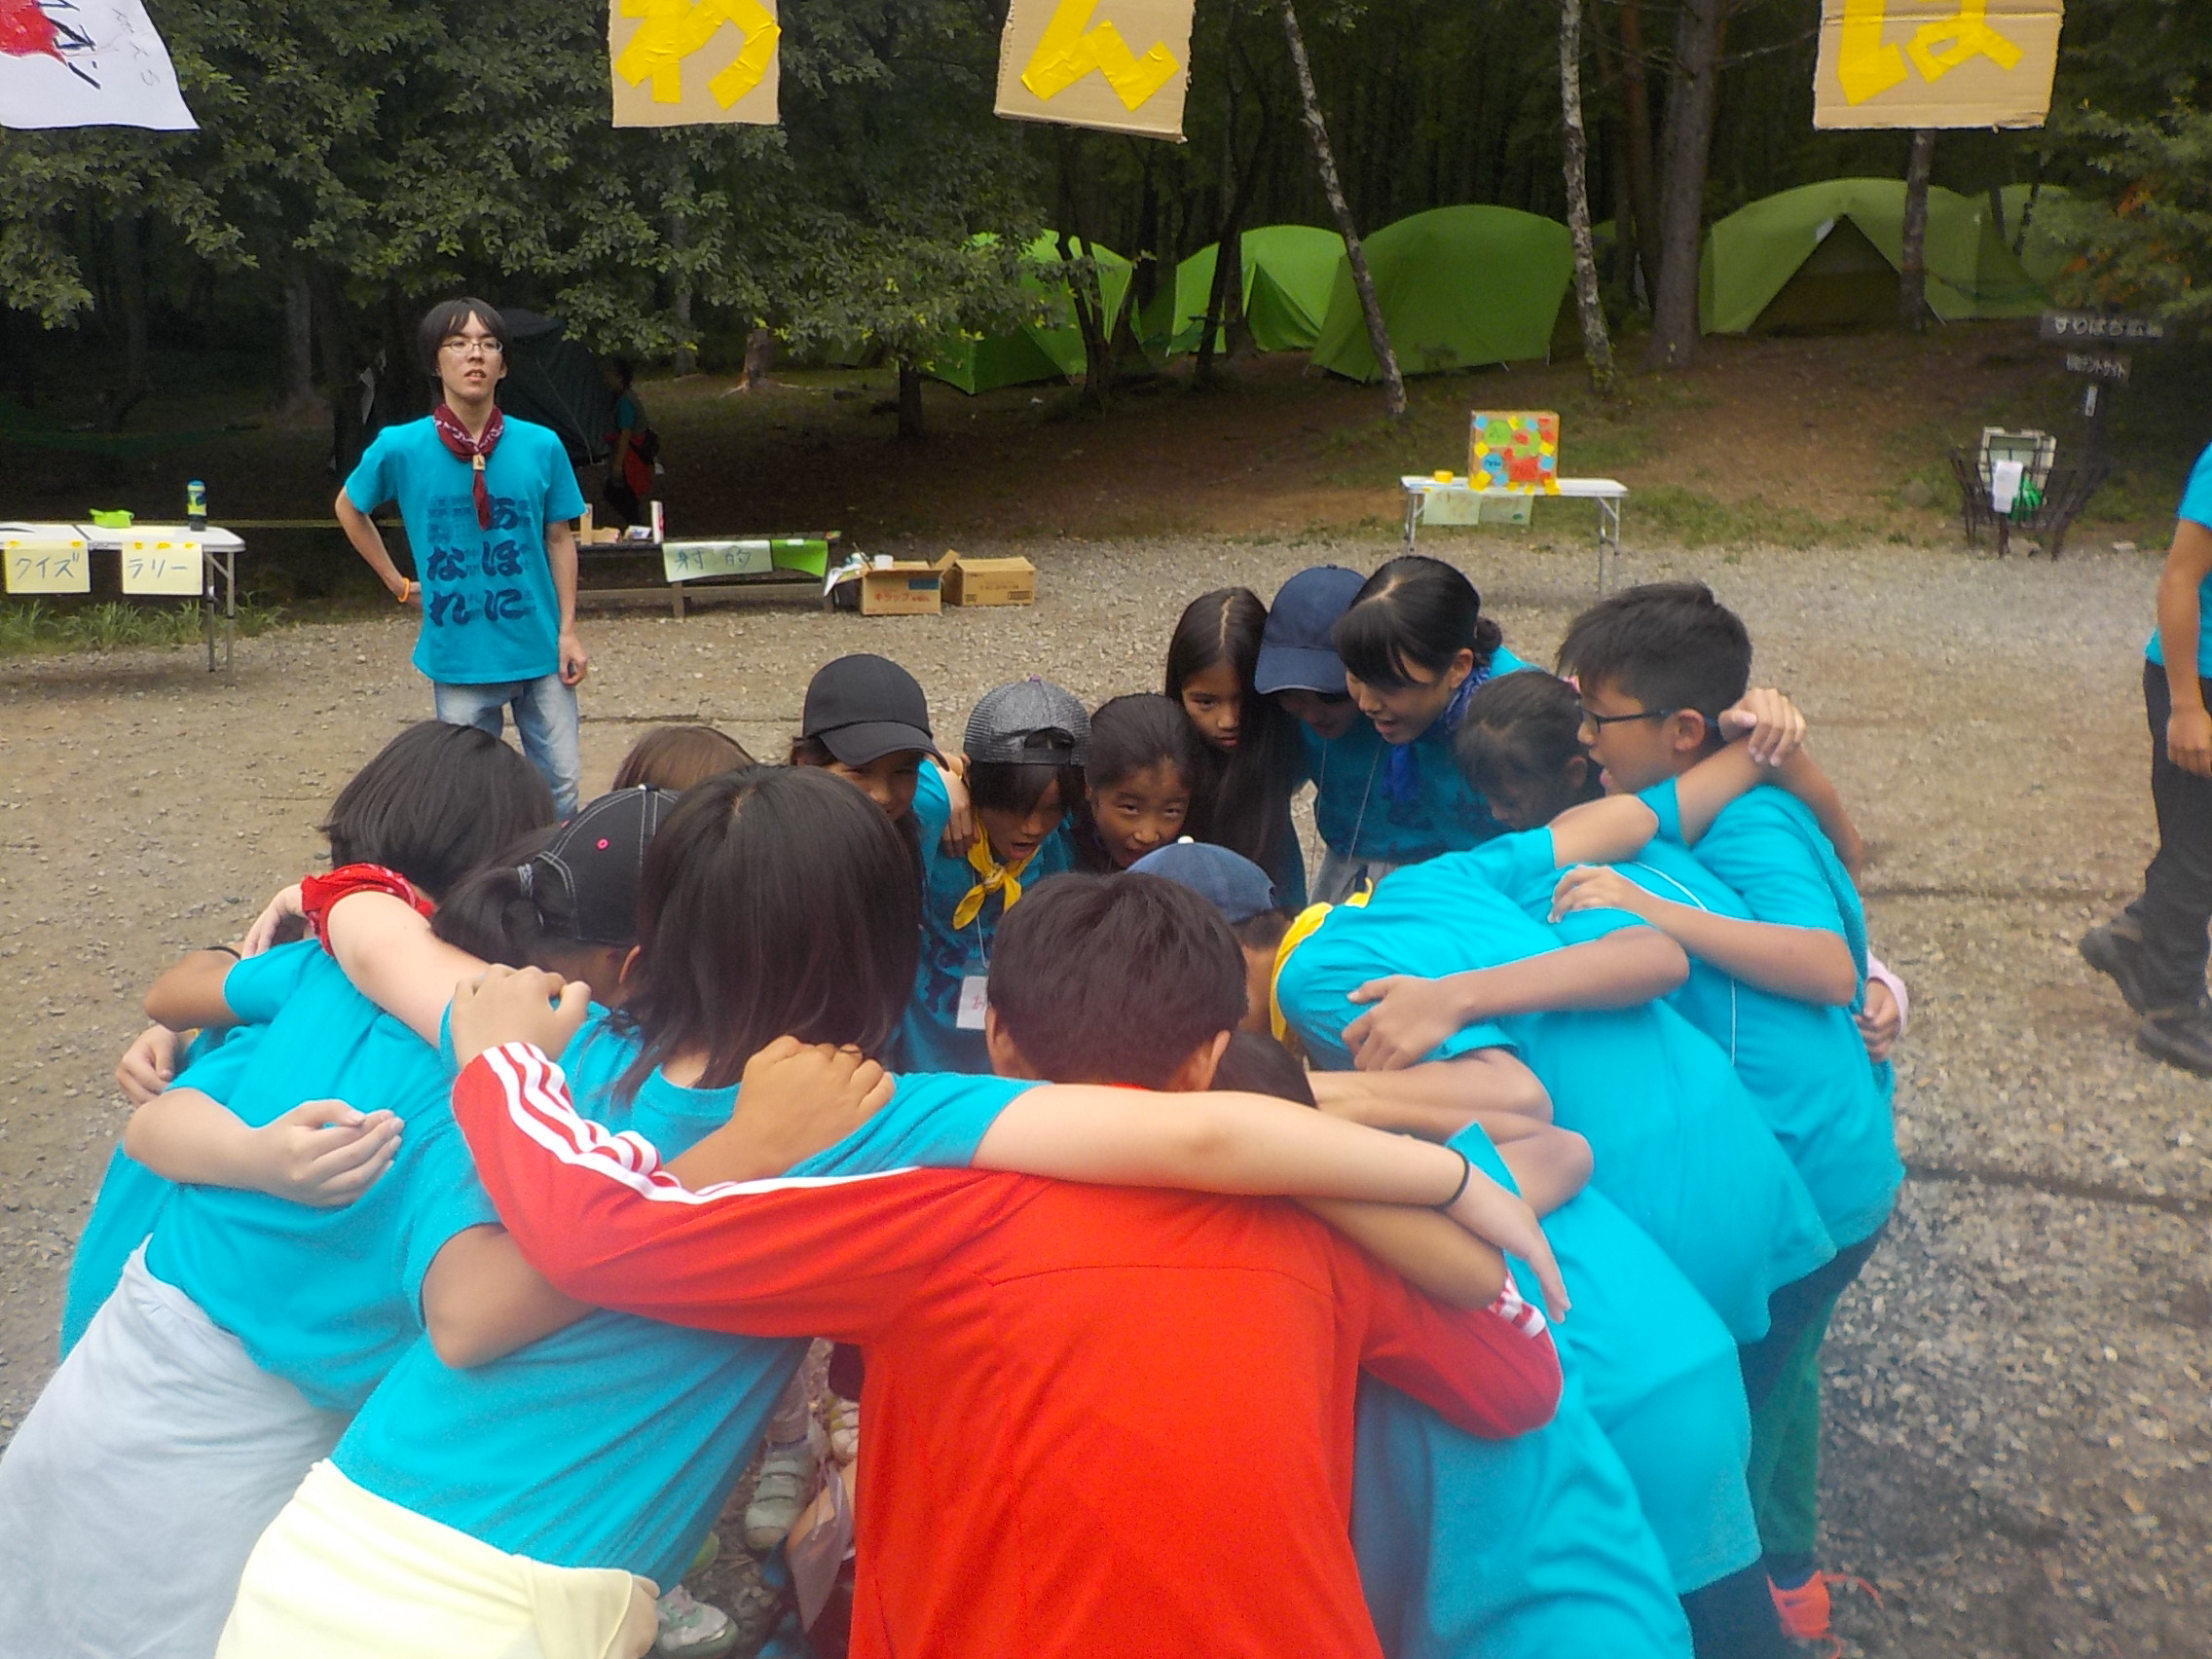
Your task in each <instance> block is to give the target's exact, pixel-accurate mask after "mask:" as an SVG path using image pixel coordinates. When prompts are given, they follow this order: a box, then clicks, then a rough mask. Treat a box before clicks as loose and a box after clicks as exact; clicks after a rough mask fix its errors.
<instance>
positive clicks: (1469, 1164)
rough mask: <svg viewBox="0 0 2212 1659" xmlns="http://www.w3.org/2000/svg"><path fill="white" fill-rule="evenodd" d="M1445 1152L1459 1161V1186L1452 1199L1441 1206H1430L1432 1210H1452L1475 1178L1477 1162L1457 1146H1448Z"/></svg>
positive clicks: (1448, 1199) (1455, 1189) (1453, 1190)
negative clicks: (1454, 1155) (1468, 1184)
mask: <svg viewBox="0 0 2212 1659" xmlns="http://www.w3.org/2000/svg"><path fill="white" fill-rule="evenodd" d="M1444 1150H1445V1151H1446V1152H1449V1153H1453V1154H1456V1156H1457V1158H1458V1160H1459V1184H1458V1185H1457V1186H1456V1187H1454V1188H1453V1189H1452V1196H1451V1197H1450V1198H1446V1199H1445V1200H1444V1201H1443V1202H1442V1203H1440V1204H1432V1205H1430V1206H1429V1207H1430V1208H1431V1209H1439V1210H1448V1209H1450V1208H1451V1207H1452V1206H1453V1205H1454V1204H1456V1203H1457V1202H1458V1201H1459V1198H1460V1195H1462V1194H1463V1193H1465V1192H1466V1190H1467V1183H1468V1182H1470V1181H1472V1180H1473V1179H1474V1178H1475V1162H1474V1160H1473V1159H1471V1158H1469V1157H1468V1156H1467V1155H1466V1154H1465V1153H1463V1152H1460V1151H1459V1149H1458V1148H1457V1147H1456V1146H1448V1147H1446V1148H1445V1149H1444Z"/></svg>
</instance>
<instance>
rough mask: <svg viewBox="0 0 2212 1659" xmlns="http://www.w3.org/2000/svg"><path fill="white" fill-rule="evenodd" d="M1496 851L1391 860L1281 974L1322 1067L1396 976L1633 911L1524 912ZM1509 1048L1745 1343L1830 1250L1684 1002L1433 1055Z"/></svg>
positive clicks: (1534, 1024)
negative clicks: (1553, 916)
mask: <svg viewBox="0 0 2212 1659" xmlns="http://www.w3.org/2000/svg"><path fill="white" fill-rule="evenodd" d="M1485 851H1486V849H1476V850H1475V851H1473V852H1469V853H1450V854H1447V855H1445V856H1444V857H1442V858H1438V859H1432V860H1430V861H1428V862H1427V863H1425V864H1419V865H1413V866H1408V867H1406V868H1404V869H1399V870H1396V871H1393V872H1392V873H1391V874H1389V875H1387V876H1385V877H1384V878H1383V880H1382V882H1381V883H1380V884H1378V885H1377V887H1376V889H1375V892H1374V894H1373V896H1372V897H1371V898H1370V899H1369V901H1368V903H1366V905H1365V906H1364V907H1361V906H1353V905H1340V906H1338V907H1337V908H1336V909H1335V910H1333V911H1331V912H1330V913H1329V916H1328V918H1327V919H1326V920H1325V921H1324V922H1323V923H1322V924H1321V926H1320V927H1319V928H1318V929H1317V930H1316V931H1315V932H1314V933H1313V934H1312V935H1311V936H1310V937H1309V938H1308V939H1307V940H1305V941H1304V942H1303V943H1301V944H1300V945H1299V946H1298V947H1297V948H1296V949H1295V950H1294V951H1293V952H1292V953H1291V955H1290V958H1289V960H1288V961H1287V962H1286V963H1285V964H1284V965H1283V968H1282V972H1281V974H1280V975H1279V976H1278V977H1277V980H1276V994H1277V1000H1278V1002H1279V1004H1280V1007H1281V1010H1282V1013H1283V1015H1284V1017H1285V1018H1286V1019H1287V1020H1288V1021H1289V1023H1290V1024H1291V1025H1292V1026H1293V1027H1294V1028H1295V1029H1296V1030H1297V1032H1298V1035H1299V1037H1300V1039H1301V1041H1302V1042H1303V1043H1304V1044H1305V1046H1306V1050H1307V1052H1308V1054H1309V1056H1310V1057H1311V1058H1312V1060H1313V1063H1314V1064H1315V1065H1317V1066H1319V1067H1321V1068H1323V1069H1325V1070H1344V1069H1347V1068H1348V1067H1349V1065H1350V1063H1351V1062H1350V1055H1349V1053H1348V1051H1346V1049H1345V1046H1344V1040H1343V1032H1344V1028H1345V1027H1346V1025H1348V1024H1349V1023H1350V1022H1351V1021H1352V1020H1353V1019H1354V1018H1356V1017H1357V1016H1358V1015H1359V1014H1361V1013H1363V1012H1364V1010H1363V1009H1362V1008H1361V1007H1360V1006H1359V1005H1357V1004H1355V1003H1352V1002H1351V1001H1350V1000H1349V994H1350V993H1351V992H1352V991H1353V990H1355V989H1357V988H1358V986H1359V985H1361V984H1362V983H1364V982H1365V981H1367V980H1370V979H1376V978H1381V977H1384V976H1386V975H1391V974H1413V975H1419V976H1421V977H1442V976H1445V975H1449V974H1456V973H1460V972H1464V971H1466V970H1470V969H1477V968H1494V967H1500V966H1503V965H1506V964H1510V963H1513V962H1518V961H1522V960H1524V959H1526V958H1528V957H1530V956H1536V955H1540V954H1542V953H1544V952H1546V951H1550V950H1556V949H1559V948H1561V947H1562V945H1563V944H1566V943H1569V942H1576V941H1578V940H1581V939H1583V938H1589V937H1595V934H1596V933H1598V932H1602V931H1603V930H1604V929H1605V928H1606V927H1608V926H1612V925H1630V924H1633V923H1634V918H1632V917H1629V916H1627V915H1625V914H1623V913H1621V912H1618V911H1609V912H1596V911H1584V912H1580V913H1578V914H1577V916H1575V917H1574V918H1572V920H1573V922H1574V924H1575V925H1574V927H1573V928H1572V929H1571V930H1565V931H1562V930H1554V929H1551V928H1547V927H1545V926H1544V925H1542V924H1540V923H1538V922H1536V921H1534V920H1533V919H1531V918H1530V916H1528V915H1526V914H1525V913H1524V912H1523V911H1522V910H1521V908H1520V906H1519V905H1518V904H1517V903H1515V902H1514V900H1513V899H1512V898H1511V897H1509V896H1508V895H1507V894H1506V893H1504V892H1502V891H1501V890H1500V889H1498V888H1497V887H1495V886H1493V885H1492V884H1491V882H1490V881H1489V880H1488V879H1487V878H1486V877H1485V875H1484V872H1483V866H1482V863H1481V861H1482V858H1483V854H1484V852H1485ZM1501 1044H1502V1045H1503V1046H1506V1047H1509V1048H1511V1049H1512V1050H1513V1051H1515V1052H1516V1053H1518V1054H1519V1055H1520V1057H1521V1059H1522V1061H1523V1062H1524V1063H1525V1064H1526V1065H1527V1066H1528V1067H1529V1069H1530V1071H1531V1072H1533V1073H1534V1074H1535V1075H1536V1077H1537V1079H1538V1080H1539V1081H1540V1082H1541V1083H1542V1084H1543V1086H1544V1088H1546V1089H1547V1090H1549V1092H1550V1094H1551V1100H1552V1116H1553V1119H1554V1121H1555V1122H1557V1123H1558V1124H1560V1125H1561V1126H1563V1127H1565V1128H1570V1129H1573V1130H1575V1131H1576V1132H1577V1133H1579V1134H1581V1135H1583V1136H1585V1137H1586V1138H1587V1139H1588V1140H1589V1142H1590V1144H1591V1149H1592V1151H1593V1153H1594V1154H1595V1155H1596V1160H1597V1168H1596V1173H1595V1175H1594V1176H1593V1180H1594V1182H1595V1183H1596V1185H1597V1186H1598V1188H1599V1189H1600V1190H1601V1191H1602V1192H1604V1194H1605V1196H1606V1197H1607V1198H1611V1199H1612V1200H1613V1202H1614V1203H1616V1204H1618V1205H1619V1206H1620V1208H1621V1209H1622V1210H1623V1211H1624V1212H1626V1213H1627V1215H1628V1216H1629V1218H1630V1219H1631V1220H1633V1221H1635V1222H1636V1223H1637V1225H1638V1226H1639V1227H1641V1228H1642V1229H1643V1231H1644V1232H1645V1233H1646V1234H1648V1235H1650V1237H1651V1239H1652V1241H1653V1242H1654V1243H1656V1244H1657V1245H1658V1246H1659V1247H1660V1249H1662V1250H1664V1251H1665V1252H1666V1253H1667V1256H1668V1258H1669V1259H1670V1260H1672V1261H1673V1262H1674V1264H1675V1265H1676V1266H1677V1268H1679V1269H1680V1270H1681V1272H1682V1273H1683V1275H1684V1276H1685V1277H1686V1278H1687V1279H1688V1280H1689V1281H1690V1283H1691V1284H1693V1285H1695V1286H1696V1287H1697V1290H1698V1293H1699V1294H1700V1295H1701V1296H1703V1297H1704V1298H1705V1299H1706V1302H1707V1303H1708V1304H1709V1305H1710V1306H1711V1307H1712V1309H1714V1312H1716V1313H1717V1314H1719V1315H1720V1318H1721V1320H1722V1322H1723V1323H1724V1324H1726V1326H1727V1327H1728V1330H1729V1333H1730V1335H1732V1336H1733V1337H1734V1338H1735V1339H1736V1340H1737V1341H1738V1342H1755V1341H1757V1340H1758V1339H1759V1338H1760V1337H1761V1336H1763V1335H1764V1334H1765V1332H1766V1328H1767V1310H1766V1299H1767V1297H1768V1295H1769V1294H1770V1293H1771V1292H1772V1291H1774V1290H1775V1289H1776V1288H1777V1287H1779V1286H1781V1285H1784V1284H1788V1283H1789V1282H1790V1281H1791V1280H1793V1279H1795V1278H1798V1277H1801V1276H1802V1275H1803V1274H1805V1273H1807V1272H1811V1271H1812V1270H1813V1269H1814V1268H1816V1267H1818V1266H1819V1265H1820V1264H1821V1263H1822V1262H1824V1261H1825V1260H1827V1258H1828V1257H1829V1256H1830V1255H1832V1254H1833V1253H1834V1251H1833V1246H1832V1245H1831V1244H1830V1243H1829V1241H1828V1237H1827V1235H1826V1232H1825V1230H1824V1229H1823V1227H1822V1226H1821V1220H1820V1215H1819V1212H1818V1211H1817V1210H1816V1209H1815V1208H1814V1205H1813V1200H1812V1198H1810V1197H1809V1196H1808V1195H1807V1193H1806V1192H1805V1187H1804V1183H1803V1182H1802V1181H1801V1180H1799V1179H1798V1176H1797V1173H1796V1171H1795V1170H1794V1169H1792V1168H1791V1167H1790V1166H1789V1161H1788V1159H1787V1158H1785V1157H1784V1156H1783V1154H1782V1149H1781V1148H1780V1147H1779V1146H1778V1145H1776V1143H1775V1139H1774V1136H1773V1134H1772V1133H1771V1132H1769V1131H1768V1129H1767V1127H1766V1124H1764V1123H1763V1122H1762V1121H1761V1120H1760V1118H1759V1116H1758V1114H1757V1112H1756V1110H1755V1109H1754V1108H1753V1107H1752V1105H1751V1100H1750V1098H1749V1097H1748V1096H1747V1095H1746V1093H1745V1092H1744V1087H1743V1085H1742V1084H1741V1083H1739V1082H1738V1081H1737V1079H1736V1075H1735V1073H1734V1072H1733V1071H1732V1070H1731V1069H1730V1068H1729V1065H1728V1061H1727V1059H1726V1057H1725V1056H1724V1055H1722V1054H1721V1052H1720V1051H1719V1050H1718V1049H1716V1048H1714V1045H1713V1044H1712V1042H1711V1041H1710V1040H1709V1039H1707V1038H1706V1037H1705V1036H1704V1035H1703V1034H1702V1033H1700V1032H1698V1031H1697V1030H1695V1029H1694V1028H1693V1027H1692V1026H1691V1025H1690V1024H1689V1023H1688V1022H1687V1021H1686V1020H1684V1019H1683V1018H1682V1017H1681V1016H1680V1015H1679V1014H1676V1013H1675V1012H1674V1010H1672V1009H1670V1008H1668V1007H1666V1006H1665V1005H1664V1004H1660V1003H1651V1004H1646V1005H1644V1006H1642V1007H1641V1008H1629V1009H1611V1010H1597V1011H1577V1012H1570V1013H1546V1014H1510V1015H1507V1016H1505V1017H1503V1018H1500V1019H1498V1020H1496V1021H1494V1022H1492V1023H1485V1024H1480V1025H1471V1026H1468V1027H1466V1028H1464V1029H1462V1030H1461V1031H1459V1032H1458V1033H1456V1035H1455V1036H1453V1037H1452V1038H1450V1039H1448V1040H1447V1041H1446V1042H1444V1043H1443V1044H1441V1045H1440V1046H1439V1047H1438V1048H1437V1049H1436V1051H1434V1052H1433V1053H1431V1054H1430V1055H1429V1056H1428V1057H1429V1058H1431V1059H1449V1058H1452V1057H1455V1056H1456V1055H1458V1054H1462V1053H1467V1052H1471V1051H1474V1050H1477V1049H1483V1048H1493V1047H1498V1046H1500V1045H1501Z"/></svg>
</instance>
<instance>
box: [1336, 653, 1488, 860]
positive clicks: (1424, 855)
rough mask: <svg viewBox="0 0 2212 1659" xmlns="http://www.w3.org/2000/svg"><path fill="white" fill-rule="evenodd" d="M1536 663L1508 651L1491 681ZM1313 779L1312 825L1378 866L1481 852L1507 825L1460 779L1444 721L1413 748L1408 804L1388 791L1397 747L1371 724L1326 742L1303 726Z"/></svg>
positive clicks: (1344, 851) (1339, 847)
mask: <svg viewBox="0 0 2212 1659" xmlns="http://www.w3.org/2000/svg"><path fill="white" fill-rule="evenodd" d="M1529 666H1530V664H1528V663H1526V662H1524V661H1522V660H1521V658H1519V657H1517V656H1515V655H1514V654H1513V653H1512V652H1511V651H1509V650H1507V649H1506V648H1505V647H1504V646H1503V645H1500V646H1498V647H1497V649H1496V650H1495V651H1493V653H1492V654H1491V667H1490V675H1489V678H1490V679H1493V680H1494V679H1496V678H1497V676H1499V675H1501V674H1512V673H1514V672H1516V671H1518V670H1521V669H1526V668H1528V667H1529ZM1299 731H1300V733H1301V735H1302V736H1303V738H1304V740H1305V744H1306V773H1307V776H1308V777H1309V778H1310V779H1311V780H1312V782H1313V823H1314V828H1315V829H1317V830H1319V831H1320V832H1321V839H1322V841H1323V842H1324V843H1325V844H1326V845H1327V846H1328V847H1329V849H1330V850H1331V851H1332V852H1335V853H1337V854H1339V855H1340V856H1342V857H1344V858H1347V859H1355V860H1356V859H1371V860H1373V861H1375V862H1376V863H1378V864H1386V865H1407V864H1419V863H1420V862H1421V861H1422V860H1423V859H1432V858H1435V857H1436V856H1437V855H1438V854H1440V853H1450V852H1459V851H1463V850H1464V849H1466V848H1468V847H1475V846H1480V845H1481V844H1482V843H1483V842H1485V841H1487V840H1489V839H1490V838H1491V837H1492V836H1493V835H1496V834H1500V833H1502V832H1503V830H1504V828H1505V827H1504V826H1503V825H1502V824H1500V823H1498V821H1497V820H1496V819H1495V818H1493V817H1492V816H1491V810H1490V806H1489V804H1488V803H1487V802H1485V801H1484V799H1483V797H1482V795H1481V794H1480V793H1477V792H1476V790H1475V788H1474V786H1473V785H1471V784H1469V783H1468V782H1467V780H1466V779H1465V777H1463V776H1462V775H1461V774H1460V771H1459V766H1458V762H1457V761H1456V759H1455V758H1454V756H1453V754H1452V733H1451V732H1450V731H1448V730H1446V729H1445V725H1444V721H1443V720H1442V719H1438V720H1437V721H1435V722H1434V723H1433V724H1432V725H1430V726H1429V728H1428V729H1427V730H1426V731H1424V732H1422V733H1421V734H1420V736H1419V737H1417V738H1415V739H1414V740H1413V742H1412V744H1410V745H1409V746H1408V747H1409V748H1411V749H1412V751H1413V764H1414V768H1415V782H1414V788H1413V791H1412V793H1411V794H1410V795H1408V796H1406V797H1405V798H1403V799H1398V798H1393V797H1392V795H1391V793H1390V790H1389V787H1388V779H1389V771H1390V745H1389V744H1387V743H1384V742H1383V739H1382V738H1381V737H1379V736H1378V735H1377V734H1376V731H1375V727H1374V725H1373V723H1372V722H1370V721H1369V720H1366V719H1360V720H1357V721H1355V722H1354V723H1353V724H1352V726H1351V728H1350V729H1349V730H1348V731H1346V733H1345V734H1344V736H1342V737H1339V738H1333V739H1325V738H1323V737H1321V736H1320V735H1319V734H1318V733H1317V732H1315V731H1314V730H1313V728H1312V727H1311V726H1309V725H1307V724H1306V723H1305V722H1304V721H1300V722H1299Z"/></svg>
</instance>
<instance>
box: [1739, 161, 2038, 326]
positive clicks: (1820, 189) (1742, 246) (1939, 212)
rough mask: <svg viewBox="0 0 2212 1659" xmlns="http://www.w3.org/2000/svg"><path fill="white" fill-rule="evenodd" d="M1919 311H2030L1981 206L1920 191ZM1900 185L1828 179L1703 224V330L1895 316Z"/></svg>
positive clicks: (1878, 320)
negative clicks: (1923, 196) (1923, 288)
mask: <svg viewBox="0 0 2212 1659" xmlns="http://www.w3.org/2000/svg"><path fill="white" fill-rule="evenodd" d="M1926 250H1927V263H1928V309H1929V310H1930V311H1931V312H1933V313H1935V314H1936V316H1937V317H1939V318H1940V319H1942V320H1943V321H1945V322H1956V321H1959V320H1960V319H1962V318H1965V317H1975V316H2033V315H2034V314H2035V313H2037V312H2038V311H2040V310H2041V309H2042V308H2043V306H2044V304H2045V300H2044V293H2043V290H2042V288H2041V287H2039V286H2038V285H2037V283H2036V281H2035V278H2034V277H2032V276H2029V275H2028V274H2027V272H2026V271H2025V270H2023V269H2022V268H2021V266H2020V262H2019V261H2018V260H2017V259H2015V258H2013V257H2012V253H2011V250H2010V249H2009V248H2008V247H2007V246H2006V245H2005V243H2004V241H2003V240H2002V239H2000V238H1999V236H1998V235H1997V227H1996V225H1995V223H1994V222H1993V221H1992V219H1991V217H1990V213H1989V205H1988V203H1987V202H1986V201H1974V200H1972V199H1970V198H1968V197H1964V196H1960V195H1957V194H1955V193H1954V192H1952V191H1948V190H1944V189H1942V188H1940V187H1934V188H1931V189H1930V190H1929V192H1928V238H1927V242H1926ZM1903 258H1904V183H1903V181H1902V180H1900V179H1894V178H1834V179H1828V180H1826V181H1825V182H1824V183H1821V184H1806V185H1800V186H1798V188H1796V189H1795V190H1785V191H1783V192H1782V193H1781V194H1780V195H1778V196H1769V197H1767V198H1765V199H1764V200H1762V201H1758V202H1754V203H1751V205H1750V206H1748V207H1743V208H1739V209H1738V210H1737V211H1736V212H1733V213H1731V214H1729V215H1728V217H1727V218H1725V219H1722V220H1721V221H1719V223H1717V224H1715V225H1714V227H1713V229H1712V230H1710V231H1708V232H1707V233H1706V239H1705V256H1704V258H1703V259H1702V260H1701V261H1700V262H1699V265H1698V315H1699V320H1700V322H1701V324H1702V325H1703V327H1704V329H1705V332H1706V333H1708V334H1748V333H1753V332H1756V333H1771V332H1797V331H1808V330H1816V329H1826V328H1850V327H1859V326H1865V325H1869V324H1887V323H1893V322H1895V321H1896V320H1897V314H1898V267H1899V264H1900V263H1901V262H1902V260H1903Z"/></svg>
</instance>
